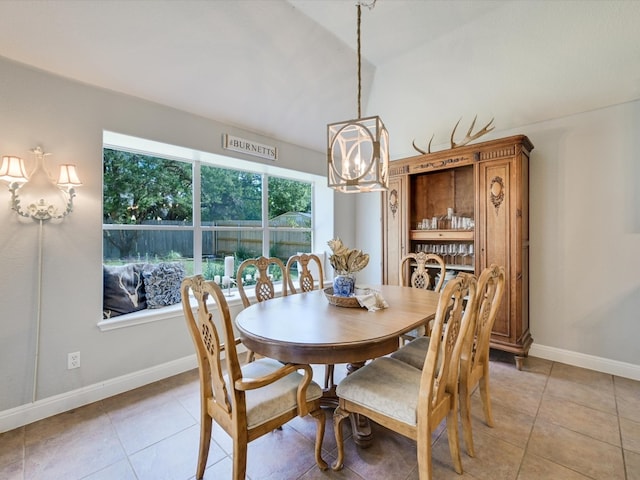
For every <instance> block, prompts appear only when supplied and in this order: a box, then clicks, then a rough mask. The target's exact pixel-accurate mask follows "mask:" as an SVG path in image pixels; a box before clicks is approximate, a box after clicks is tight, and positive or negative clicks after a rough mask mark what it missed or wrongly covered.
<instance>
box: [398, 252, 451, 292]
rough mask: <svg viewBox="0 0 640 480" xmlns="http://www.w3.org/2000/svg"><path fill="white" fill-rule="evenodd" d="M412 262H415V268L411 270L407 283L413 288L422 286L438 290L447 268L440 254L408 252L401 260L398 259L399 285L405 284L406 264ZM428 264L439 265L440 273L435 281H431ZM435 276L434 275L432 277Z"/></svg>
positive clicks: (440, 287) (440, 288) (426, 288)
mask: <svg viewBox="0 0 640 480" xmlns="http://www.w3.org/2000/svg"><path fill="white" fill-rule="evenodd" d="M412 262H415V263H416V268H415V269H413V271H412V272H411V276H410V279H409V284H410V285H411V286H412V287H413V288H423V289H425V290H434V291H436V292H440V291H441V290H442V285H443V284H444V277H445V274H446V273H447V269H446V266H445V263H444V260H443V259H442V257H441V256H440V255H436V254H435V253H425V252H418V253H408V254H406V255H405V256H404V257H402V260H400V285H402V286H403V287H404V286H407V282H406V279H407V275H406V273H405V267H406V265H407V264H408V265H411V263H412ZM428 264H431V265H435V266H437V267H440V272H439V273H440V275H439V278H438V280H437V281H435V280H434V281H432V280H431V276H430V275H429V269H428V267H427V265H428ZM434 278H435V277H434Z"/></svg>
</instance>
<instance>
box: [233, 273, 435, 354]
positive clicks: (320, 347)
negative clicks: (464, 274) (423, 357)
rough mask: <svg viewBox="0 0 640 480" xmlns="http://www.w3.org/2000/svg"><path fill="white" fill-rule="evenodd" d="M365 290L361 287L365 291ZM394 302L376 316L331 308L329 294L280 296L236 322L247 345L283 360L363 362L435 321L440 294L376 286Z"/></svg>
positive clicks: (247, 311) (244, 313) (245, 312)
mask: <svg viewBox="0 0 640 480" xmlns="http://www.w3.org/2000/svg"><path fill="white" fill-rule="evenodd" d="M359 288H360V287H359ZM371 288H373V289H375V290H377V291H379V292H380V293H381V294H382V296H383V297H384V299H385V300H386V301H387V303H388V304H389V307H388V308H384V309H381V310H377V311H373V312H370V311H368V310H366V309H364V308H349V307H339V306H335V305H331V304H330V303H329V301H328V300H327V298H326V296H325V294H324V291H322V290H314V291H312V292H308V293H300V294H296V295H288V296H286V297H278V298H274V299H271V300H267V301H265V302H260V303H256V304H254V305H251V306H249V307H247V308H245V309H244V310H242V311H241V312H240V313H239V314H238V315H237V316H236V319H235V323H236V327H237V329H238V332H239V334H240V338H241V339H242V342H243V343H244V344H245V345H246V346H247V347H248V348H250V349H251V350H253V351H254V352H256V353H259V354H261V355H265V356H268V357H271V358H276V359H278V360H281V361H283V362H292V363H303V364H310V363H317V364H337V363H352V362H361V361H365V360H368V359H371V358H376V357H379V356H382V355H386V354H388V353H391V352H393V351H395V350H396V349H397V348H398V337H399V336H400V335H402V334H403V333H406V332H409V331H411V330H413V329H415V328H417V327H418V326H421V325H424V324H426V323H427V322H428V321H429V320H431V319H432V318H434V316H435V312H436V308H437V305H438V300H439V294H438V293H436V292H433V291H429V290H422V289H417V288H411V287H400V286H395V285H376V286H372V287H371Z"/></svg>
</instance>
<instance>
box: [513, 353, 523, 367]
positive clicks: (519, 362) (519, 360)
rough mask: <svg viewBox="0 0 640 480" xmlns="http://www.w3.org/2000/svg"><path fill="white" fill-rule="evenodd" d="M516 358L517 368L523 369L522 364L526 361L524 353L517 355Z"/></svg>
mask: <svg viewBox="0 0 640 480" xmlns="http://www.w3.org/2000/svg"><path fill="white" fill-rule="evenodd" d="M515 359H516V368H517V369H518V370H522V365H523V363H524V355H516V356H515Z"/></svg>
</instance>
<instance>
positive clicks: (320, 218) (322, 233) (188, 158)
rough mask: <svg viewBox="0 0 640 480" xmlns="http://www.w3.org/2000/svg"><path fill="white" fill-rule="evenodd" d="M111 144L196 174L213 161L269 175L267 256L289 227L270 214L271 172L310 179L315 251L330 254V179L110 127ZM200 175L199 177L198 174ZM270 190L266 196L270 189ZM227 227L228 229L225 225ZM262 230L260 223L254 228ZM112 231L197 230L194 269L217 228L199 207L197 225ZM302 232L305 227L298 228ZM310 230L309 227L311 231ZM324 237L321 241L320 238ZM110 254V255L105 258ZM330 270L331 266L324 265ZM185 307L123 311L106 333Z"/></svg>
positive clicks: (107, 143)
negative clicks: (274, 233) (183, 165)
mask: <svg viewBox="0 0 640 480" xmlns="http://www.w3.org/2000/svg"><path fill="white" fill-rule="evenodd" d="M104 148H111V149H114V150H125V151H129V152H132V153H138V154H141V155H148V156H156V157H159V158H165V159H175V160H177V161H183V162H187V163H192V164H193V166H194V168H193V175H194V178H199V175H200V165H211V166H215V167H221V168H228V169H232V170H245V171H248V172H251V173H256V174H261V175H262V179H263V196H262V199H263V205H262V212H263V215H262V227H261V229H262V231H263V244H262V249H263V254H265V252H266V254H265V255H267V256H268V252H269V248H270V231H271V230H272V229H276V228H277V230H278V231H285V230H286V227H285V228H283V227H269V219H268V218H267V215H266V212H267V207H268V203H267V202H268V192H267V188H268V186H267V183H268V181H267V179H268V177H269V176H273V177H281V178H287V179H291V180H299V181H303V182H310V183H311V185H312V187H311V195H312V209H311V210H312V219H311V229H310V231H311V245H312V248H311V250H312V251H313V252H321V253H322V252H325V251H326V247H325V246H326V241H325V240H324V239H327V240H328V239H331V238H333V190H331V189H330V188H329V187H328V186H327V179H326V177H323V176H320V175H315V174H310V173H307V172H300V171H297V170H291V169H285V168H282V167H278V166H275V165H267V164H264V163H259V162H250V161H248V160H244V159H240V158H234V157H228V156H223V155H219V154H214V153H208V152H203V151H198V150H193V149H189V148H185V147H179V146H176V145H169V144H166V143H162V142H157V141H153V140H147V139H142V138H137V137H132V136H129V135H125V134H121V133H116V132H110V131H104V132H103V149H104ZM196 175H197V176H198V177H196ZM265 192H266V193H267V194H264V193H265ZM193 195H194V198H197V199H199V198H200V182H194V189H193ZM222 228H225V227H222ZM228 228H230V229H233V230H238V229H242V227H228ZM251 228H256V227H251ZM107 229H132V230H142V229H150V230H164V229H167V230H178V229H179V230H190V231H193V232H194V251H193V256H194V259H193V261H194V272H196V273H199V272H201V271H202V232H203V231H209V230H214V228H213V227H209V226H202V225H200V209H199V208H194V210H193V226H189V227H179V226H169V227H158V226H155V225H154V226H150V227H145V226H141V225H121V224H114V225H110V224H103V231H104V230H107ZM292 230H296V231H300V230H299V229H293V228H292ZM305 230H306V229H305ZM319 239H320V240H319ZM102 258H104V257H102ZM323 267H324V270H325V272H326V271H327V269H326V266H323ZM227 300H228V303H229V306H230V307H234V306H238V305H240V304H241V301H240V297H239V295H238V294H237V292H233V296H231V297H227ZM181 308H182V307H181V306H180V305H179V304H177V305H172V306H168V307H164V308H161V309H145V310H139V311H136V312H132V313H128V314H124V315H119V316H117V317H114V318H110V319H102V320H100V321H99V322H98V327H99V328H100V330H102V331H106V330H113V329H116V328H122V327H127V326H133V325H139V324H142V323H149V322H154V321H159V320H166V319H170V318H182V315H181Z"/></svg>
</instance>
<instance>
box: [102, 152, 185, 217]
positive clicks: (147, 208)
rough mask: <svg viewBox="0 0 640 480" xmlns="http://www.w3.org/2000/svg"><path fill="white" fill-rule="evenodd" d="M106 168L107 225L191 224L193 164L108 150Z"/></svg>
mask: <svg viewBox="0 0 640 480" xmlns="http://www.w3.org/2000/svg"><path fill="white" fill-rule="evenodd" d="M103 168H104V176H103V186H104V188H103V222H104V223H105V224H135V225H148V224H158V225H175V224H178V225H185V224H188V225H190V224H191V223H192V221H193V200H192V198H193V187H192V177H193V175H192V167H191V164H189V163H186V162H179V161H176V160H167V159H164V158H157V157H152V156H148V155H140V154H137V153H131V152H124V151H119V150H112V149H109V148H105V149H104V163H103Z"/></svg>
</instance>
